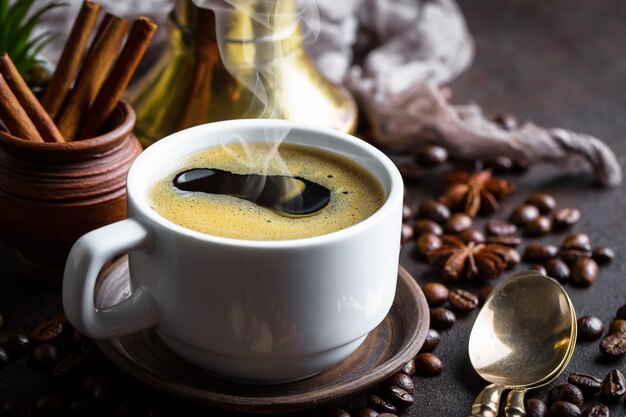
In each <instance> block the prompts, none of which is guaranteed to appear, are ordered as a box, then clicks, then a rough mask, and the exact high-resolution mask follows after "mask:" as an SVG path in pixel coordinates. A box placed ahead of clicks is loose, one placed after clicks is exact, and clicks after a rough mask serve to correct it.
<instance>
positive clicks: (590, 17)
mask: <svg viewBox="0 0 626 417" xmlns="http://www.w3.org/2000/svg"><path fill="white" fill-rule="evenodd" d="M460 7H461V8H462V9H463V12H464V14H465V16H466V19H467V22H468V25H469V28H470V31H471V32H472V34H473V36H474V38H475V41H476V48H477V53H476V58H475V62H474V64H473V66H472V67H471V68H470V69H469V70H468V71H466V72H465V73H464V74H462V75H461V76H460V77H459V79H458V80H456V81H455V82H453V83H452V84H451V88H452V90H453V93H454V97H453V102H455V103H467V102H476V103H478V104H480V105H481V106H482V107H483V108H484V110H485V112H486V113H500V112H510V113H513V114H515V115H516V116H517V117H518V118H519V119H520V120H531V121H533V122H534V123H536V124H539V125H542V126H548V127H556V126H559V127H564V128H567V129H571V130H574V131H581V132H586V133H589V134H592V135H594V136H597V137H599V138H602V139H603V140H605V141H606V142H607V143H609V144H610V145H611V146H612V147H613V149H614V151H615V152H616V154H617V156H618V158H619V160H620V164H621V165H622V166H623V165H624V164H623V161H624V155H626V143H625V141H624V139H623V135H624V132H626V87H625V84H626V53H625V48H626V24H625V22H626V2H624V1H622V0H611V1H609V0H597V1H586V0H552V1H549V2H546V1H542V0H524V1H522V0H517V1H506V2H504V1H498V0H461V1H460ZM439 178H440V172H435V173H433V174H432V175H431V176H430V177H429V178H427V179H425V180H423V181H422V182H418V183H416V184H414V185H411V186H410V194H409V201H410V202H411V203H412V204H413V205H414V204H416V203H417V202H418V201H420V200H423V199H425V198H430V197H435V196H436V192H437V190H434V189H433V188H432V187H430V188H429V186H428V184H432V183H433V181H435V182H436V181H437V180H438V179H439ZM507 178H508V179H511V180H513V181H514V182H516V183H517V184H518V186H519V188H518V190H517V191H516V193H515V194H514V195H513V196H512V197H511V198H510V199H509V200H508V201H507V202H506V203H505V204H504V206H503V211H502V212H501V213H500V215H499V216H500V217H505V216H506V215H508V213H509V212H510V211H511V210H512V208H513V207H514V206H515V205H516V204H518V203H519V202H521V201H523V200H524V198H525V197H527V196H528V195H529V194H530V193H532V192H537V191H541V192H548V193H550V194H552V195H554V196H555V197H556V199H557V203H558V205H559V206H560V207H568V206H569V207H578V208H580V209H581V211H582V213H583V217H582V219H581V221H580V222H579V223H578V224H577V225H576V226H575V227H574V230H576V231H584V232H587V233H588V234H589V235H590V236H591V238H592V242H593V244H594V245H608V246H611V247H613V248H614V249H615V250H616V252H617V257H616V259H615V260H614V261H613V262H612V263H611V264H610V265H608V266H606V267H603V268H602V269H601V273H600V278H599V280H598V282H597V283H596V284H595V285H593V286H592V287H590V288H588V289H581V288H574V287H572V286H569V285H566V289H567V291H568V293H569V294H570V296H571V298H572V300H573V302H574V305H575V307H576V312H577V314H578V316H583V315H594V316H597V317H599V318H600V319H602V320H603V322H604V323H605V324H606V326H607V327H608V325H609V323H610V322H611V320H612V319H613V317H614V315H615V311H616V309H617V308H618V307H619V306H621V305H622V304H625V303H626V282H625V279H626V277H625V276H624V268H625V263H624V259H625V258H624V255H623V254H624V252H626V239H625V236H624V234H625V232H626V224H625V222H624V218H625V217H626V198H625V190H626V183H625V184H622V185H621V186H619V187H616V188H614V189H602V188H598V187H597V186H595V185H594V184H593V183H592V181H591V179H590V176H589V175H588V174H584V173H579V172H577V171H576V168H575V167H569V166H559V167H554V166H538V167H534V168H533V169H532V170H531V171H530V172H529V173H527V174H525V175H523V176H521V177H514V176H510V177H509V176H507ZM563 235H564V233H561V234H553V235H550V236H548V237H546V238H544V239H542V241H546V242H553V243H559V242H560V241H561V240H562V239H563ZM520 249H523V246H522V247H521V248H520ZM411 251H412V244H408V245H407V246H406V247H405V248H404V249H403V252H402V256H401V264H402V265H404V266H405V267H406V268H407V269H408V270H409V271H410V272H411V273H412V274H414V275H415V276H416V277H417V279H418V281H419V282H420V283H421V284H423V283H425V282H428V281H429V280H431V279H432V275H431V274H429V272H428V271H429V270H428V268H427V267H426V266H425V265H423V264H421V263H418V262H416V261H415V260H414V259H413V258H412V256H411ZM523 267H524V266H523V265H522V266H520V267H518V269H523ZM473 288H478V287H473ZM60 311H61V302H60V292H59V291H58V290H41V289H37V287H36V286H33V285H32V284H31V283H28V282H24V281H22V280H21V279H20V278H19V277H18V276H17V274H16V268H15V260H14V258H13V255H12V254H11V252H10V251H9V250H8V248H6V247H5V246H0V312H1V313H2V314H3V315H4V316H5V319H6V322H7V324H6V328H9V329H22V330H25V331H27V330H30V329H31V328H32V327H33V326H34V325H35V324H37V323H38V322H39V321H41V320H42V319H47V318H50V317H53V316H54V315H55V314H57V313H58V312H60ZM475 316H476V312H474V313H473V314H470V315H468V316H465V317H460V318H459V321H458V322H457V324H456V325H455V326H454V327H453V328H452V329H450V330H448V331H444V332H442V342H441V344H440V345H439V347H437V349H436V350H435V352H434V353H436V354H437V355H438V356H439V357H441V359H442V360H443V362H444V364H445V370H444V372H443V373H442V374H441V375H440V376H438V377H435V378H430V379H427V378H420V377H415V378H414V380H415V382H416V384H417V393H416V404H415V405H414V406H413V407H411V408H410V409H409V410H407V411H406V412H404V413H403V414H402V415H405V416H412V417H417V416H466V415H468V414H469V410H470V405H471V402H472V401H473V399H474V397H475V396H476V395H477V394H478V392H479V391H480V390H481V389H482V387H483V385H484V384H483V382H482V381H481V379H480V378H479V377H478V376H477V375H476V373H475V372H474V371H473V370H472V368H471V366H470V363H469V359H468V355H467V341H468V337H469V332H470V329H471V326H472V324H473V322H474V318H475ZM104 366H108V367H110V368H112V367H113V366H112V365H108V364H106V363H105V365H104ZM615 367H619V368H621V369H622V370H626V363H625V362H624V361H618V362H615V363H607V362H605V361H603V360H602V359H601V357H600V354H599V351H598V342H597V341H596V342H590V343H582V342H581V343H579V344H578V345H577V347H576V351H575V353H574V356H573V358H572V361H571V363H570V365H569V366H568V368H567V370H566V371H565V372H564V374H563V375H564V376H563V377H561V378H560V379H559V381H562V380H563V378H565V376H566V375H568V374H569V372H571V371H577V372H588V373H592V374H595V375H596V376H599V377H601V378H603V377H604V375H605V374H606V373H607V372H608V371H609V370H610V369H613V368H615ZM110 372H113V373H117V375H118V377H119V378H121V379H120V380H121V381H122V384H124V385H128V386H129V387H131V388H129V389H136V390H137V391H138V392H140V393H141V395H142V396H143V397H144V398H152V399H155V398H160V397H162V396H161V395H160V394H155V393H153V392H151V391H149V390H147V389H142V388H141V387H140V386H139V385H138V384H136V383H133V382H131V381H130V378H126V377H124V376H122V375H119V373H118V372H117V371H115V370H114V369H111V370H110ZM56 384H58V382H57V381H56V380H55V379H54V378H52V377H51V376H49V373H46V372H41V371H36V370H34V369H33V368H32V366H31V364H30V363H29V360H28V358H27V357H24V358H22V359H19V360H17V361H14V362H12V363H11V364H9V366H7V367H6V368H5V369H4V370H3V371H0V404H2V403H3V402H4V401H6V400H7V399H17V400H20V401H26V402H30V403H34V402H35V401H36V400H37V398H39V397H40V396H41V395H42V394H44V393H46V392H48V391H49V390H50V389H52V388H53V387H55V385H56ZM133 387H134V388H133ZM547 391H548V389H547V388H543V389H540V390H536V391H533V392H532V393H530V394H529V395H530V396H536V397H539V398H543V399H545V397H546V395H547ZM128 392H132V391H128ZM597 401H598V399H597V398H594V399H591V400H590V401H589V402H588V404H591V403H595V402H597ZM179 405H180V404H179ZM341 405H342V406H344V407H346V408H348V409H351V410H354V409H356V408H357V407H360V406H363V405H364V397H363V396H358V397H355V398H353V399H351V400H348V401H346V402H344V403H342V404H341ZM181 407H183V408H186V406H185V405H181ZM189 411H191V410H189ZM197 411H199V412H200V413H201V414H205V415H206V414H210V415H220V414H221V412H217V411H215V410H197ZM324 412H325V410H315V411H313V412H312V413H311V414H312V415H323V414H324ZM3 413H4V411H2V408H1V407H0V415H4V414H3ZM176 414H178V413H176ZM176 414H175V415H176ZM186 414H187V413H186ZM611 415H613V416H621V415H626V406H625V404H624V400H623V399H622V400H620V401H619V402H617V403H614V404H612V405H611Z"/></svg>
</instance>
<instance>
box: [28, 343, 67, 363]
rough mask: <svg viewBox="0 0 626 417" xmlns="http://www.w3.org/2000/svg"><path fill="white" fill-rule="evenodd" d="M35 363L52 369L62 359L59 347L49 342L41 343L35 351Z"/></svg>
mask: <svg viewBox="0 0 626 417" xmlns="http://www.w3.org/2000/svg"><path fill="white" fill-rule="evenodd" d="M33 359H34V360H35V364H36V365H37V366H38V367H40V368H43V369H50V368H52V367H53V366H55V365H56V364H57V363H59V361H60V360H61V355H60V353H59V349H57V348H56V346H53V345H51V344H48V343H44V344H43V345H39V346H37V347H36V348H35V350H34V351H33Z"/></svg>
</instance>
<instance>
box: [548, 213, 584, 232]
mask: <svg viewBox="0 0 626 417" xmlns="http://www.w3.org/2000/svg"><path fill="white" fill-rule="evenodd" d="M578 220H580V210H578V209H577V208H563V209H560V210H558V211H557V212H556V213H554V226H555V227H558V228H560V229H562V228H565V227H570V226H572V225H574V224H576V223H578Z"/></svg>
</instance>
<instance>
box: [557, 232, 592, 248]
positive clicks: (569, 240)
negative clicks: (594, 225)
mask: <svg viewBox="0 0 626 417" xmlns="http://www.w3.org/2000/svg"><path fill="white" fill-rule="evenodd" d="M561 247H562V248H565V249H580V250H584V251H591V239H590V238H589V235H588V234H586V233H570V234H569V235H567V236H566V237H565V239H564V240H563V243H562V244H561Z"/></svg>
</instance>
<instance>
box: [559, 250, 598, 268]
mask: <svg viewBox="0 0 626 417" xmlns="http://www.w3.org/2000/svg"><path fill="white" fill-rule="evenodd" d="M559 257H560V258H561V259H562V260H563V262H565V263H566V264H568V265H574V263H576V261H577V260H579V259H581V258H589V257H591V252H590V251H588V250H584V249H574V248H571V249H567V248H561V249H559Z"/></svg>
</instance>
